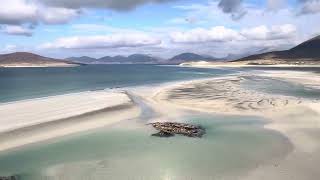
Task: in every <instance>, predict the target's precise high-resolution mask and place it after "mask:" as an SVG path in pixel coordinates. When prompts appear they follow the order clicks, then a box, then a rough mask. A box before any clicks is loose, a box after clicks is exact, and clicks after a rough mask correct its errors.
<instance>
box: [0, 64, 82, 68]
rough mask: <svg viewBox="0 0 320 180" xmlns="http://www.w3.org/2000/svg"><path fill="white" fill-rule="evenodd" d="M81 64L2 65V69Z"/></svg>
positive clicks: (74, 65)
mask: <svg viewBox="0 0 320 180" xmlns="http://www.w3.org/2000/svg"><path fill="white" fill-rule="evenodd" d="M77 66H80V65H79V64H39V65H37V64H7V65H6V64H2V65H0V68H45V67H77Z"/></svg>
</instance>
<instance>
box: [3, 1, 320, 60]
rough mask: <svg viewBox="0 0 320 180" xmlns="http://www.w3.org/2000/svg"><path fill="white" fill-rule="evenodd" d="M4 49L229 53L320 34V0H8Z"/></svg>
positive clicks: (58, 53)
mask: <svg viewBox="0 0 320 180" xmlns="http://www.w3.org/2000/svg"><path fill="white" fill-rule="evenodd" d="M1 2H2V3H3V4H2V5H1V6H0V53H1V54H6V53H12V52H17V51H26V52H33V53H37V54H40V55H43V56H49V57H55V58H66V57H70V56H91V57H96V58H98V57H103V56H107V55H108V56H113V55H130V54H135V53H142V54H149V55H153V56H157V57H161V58H169V57H171V56H174V55H176V54H179V53H183V52H193V53H198V54H202V55H211V56H215V57H225V56H228V55H240V54H241V55H242V54H252V53H259V52H265V51H272V50H285V49H289V48H291V47H293V46H295V45H297V44H299V43H301V42H303V41H305V40H307V39H309V38H312V37H314V36H316V35H319V34H320V24H319V20H320V0H90V1H88V0H4V1H1Z"/></svg>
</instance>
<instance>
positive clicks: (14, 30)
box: [1, 25, 32, 36]
mask: <svg viewBox="0 0 320 180" xmlns="http://www.w3.org/2000/svg"><path fill="white" fill-rule="evenodd" d="M1 31H2V32H3V33H6V34H9V35H18V36H32V30H31V29H29V28H26V27H23V26H18V25H6V26H4V27H3V28H2V30H1Z"/></svg>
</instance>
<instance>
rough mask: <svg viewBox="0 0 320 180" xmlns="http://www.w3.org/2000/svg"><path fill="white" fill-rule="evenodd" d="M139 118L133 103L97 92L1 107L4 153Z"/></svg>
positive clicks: (0, 136)
mask: <svg viewBox="0 0 320 180" xmlns="http://www.w3.org/2000/svg"><path fill="white" fill-rule="evenodd" d="M138 114H139V109H138V108H137V107H136V106H135V105H134V104H133V102H132V101H131V99H130V98H129V97H128V96H127V95H126V94H125V93H120V92H105V91H93V92H83V93H74V94H67V95H59V96H53V97H47V98H39V99H31V100H24V101H18V102H12V103H5V104H0V117H1V120H0V124H1V128H0V151H1V150H6V149H9V148H14V147H18V146H21V145H26V144H29V143H34V142H39V141H43V140H48V139H51V138H55V137H60V136H64V135H68V134H72V133H76V132H81V131H85V130H90V129H94V128H98V127H102V126H106V125H108V124H112V123H115V122H118V121H120V120H124V119H129V118H132V117H135V116H137V115H138Z"/></svg>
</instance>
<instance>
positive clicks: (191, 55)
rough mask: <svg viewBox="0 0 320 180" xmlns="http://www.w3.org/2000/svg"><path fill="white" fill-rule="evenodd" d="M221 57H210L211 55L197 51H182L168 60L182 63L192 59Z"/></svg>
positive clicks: (170, 62)
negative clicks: (204, 54)
mask: <svg viewBox="0 0 320 180" xmlns="http://www.w3.org/2000/svg"><path fill="white" fill-rule="evenodd" d="M217 60H220V59H219V58H215V57H210V56H202V55H199V54H195V53H182V54H179V55H177V56H174V57H172V58H171V59H169V60H168V61H167V63H169V64H181V63H185V62H190V61H194V62H197V61H217Z"/></svg>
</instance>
